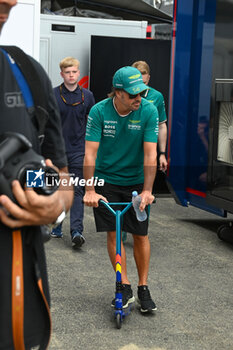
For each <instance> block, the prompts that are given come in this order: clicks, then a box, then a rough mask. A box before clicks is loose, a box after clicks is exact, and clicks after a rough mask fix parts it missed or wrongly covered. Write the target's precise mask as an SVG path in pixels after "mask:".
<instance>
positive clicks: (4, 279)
mask: <svg viewBox="0 0 233 350" xmlns="http://www.w3.org/2000/svg"><path fill="white" fill-rule="evenodd" d="M16 3H17V1H16V0H0V31H1V29H2V26H3V24H4V23H5V22H6V21H7V18H8V15H9V13H10V10H11V8H12V7H13V6H14V5H16ZM9 59H10V61H11V63H12V64H15V62H14V61H13V60H12V58H10V57H9V55H8V54H7V53H6V51H4V50H2V49H0V77H1V86H0V110H1V115H0V130H1V131H0V133H1V134H3V133H5V132H17V133H21V134H23V135H24V136H25V137H27V138H28V139H29V140H30V142H31V143H32V145H33V148H34V150H35V151H37V152H38V153H39V152H40V153H41V154H42V155H43V156H44V157H45V158H50V159H51V161H52V162H53V164H55V165H56V166H57V167H58V168H59V169H60V174H62V175H61V177H62V178H64V177H65V178H67V179H68V176H67V173H68V169H67V168H66V166H67V159H66V155H65V149H64V142H63V139H62V133H61V125H60V118H59V112H58V109H57V107H56V101H55V98H54V94H53V90H52V86H51V83H50V81H49V79H48V77H47V75H46V73H45V71H44V70H43V68H42V67H41V65H40V64H39V63H38V62H36V61H35V60H33V59H32V58H30V60H31V62H32V64H33V66H34V68H35V70H36V71H37V72H38V75H39V78H38V88H40V89H43V90H44V91H46V94H47V101H46V110H47V112H48V115H49V118H48V121H47V123H46V126H45V130H44V134H45V138H44V143H43V145H42V147H40V144H39V142H38V131H37V129H36V127H35V126H34V124H33V123H32V122H31V121H30V118H31V115H29V111H28V109H27V107H26V105H25V100H24V97H23V95H22V91H21V89H20V88H19V86H18V84H17V81H16V79H15V76H14V74H13V72H12V69H11V68H12V67H11V64H9ZM51 161H50V160H47V161H46V162H47V165H50V166H51V165H52V162H51ZM11 185H12V192H13V194H14V197H15V198H16V200H17V203H18V204H16V203H13V202H12V201H11V199H10V198H9V197H8V196H6V195H4V194H3V193H0V281H1V283H0V295H1V298H0V349H5V350H11V349H19V348H20V349H23V348H24V347H23V345H22V343H23V344H24V345H25V349H31V348H40V349H41V350H44V349H46V348H47V343H48V340H49V333H50V316H49V308H48V306H49V304H50V301H49V299H50V298H49V290H48V281H47V272H46V261H45V254H44V247H43V241H42V234H41V230H40V225H44V224H49V223H52V222H55V221H56V219H57V218H58V217H60V214H61V213H63V212H64V211H68V210H69V208H70V206H71V203H72V198H73V191H71V190H70V189H69V190H66V189H65V188H62V189H61V188H59V190H58V191H56V192H55V193H53V194H52V195H50V196H43V195H38V194H37V193H36V192H35V191H33V190H32V189H26V190H24V189H23V188H22V187H21V185H20V183H19V182H18V181H17V180H14V181H13V182H12V184H11ZM7 213H8V214H7ZM15 235H17V239H18V242H20V246H21V247H22V249H20V247H19V246H15V245H14V244H15V243H14V240H15ZM15 248H16V250H17V251H18V252H21V254H22V255H23V256H22V258H18V257H17V259H14V258H13V256H15V251H14V249H15ZM14 265H16V267H18V266H20V265H21V269H22V270H21V274H16V278H15V279H13V277H12V276H13V269H12V267H13V266H14ZM14 285H15V286H16V287H15V289H14ZM41 294H42V295H41ZM18 296H20V297H21V296H22V299H21V302H20V305H18V304H17V305H16V307H15V304H14V305H13V300H15V299H16V298H17V297H18ZM17 300H18V299H17ZM17 314H21V315H22V316H23V317H22V319H21V318H20V321H19V318H17ZM19 338H20V339H21V341H22V343H19Z"/></svg>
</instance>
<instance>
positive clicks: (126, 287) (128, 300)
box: [111, 284, 135, 309]
mask: <svg viewBox="0 0 233 350" xmlns="http://www.w3.org/2000/svg"><path fill="white" fill-rule="evenodd" d="M122 288H123V290H122V307H123V309H125V308H127V307H128V306H129V304H132V303H133V302H134V301H135V298H134V296H133V291H132V289H131V284H122ZM111 306H112V307H115V298H114V299H113V300H112V304H111Z"/></svg>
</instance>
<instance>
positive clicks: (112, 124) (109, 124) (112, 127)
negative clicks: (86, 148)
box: [103, 120, 117, 137]
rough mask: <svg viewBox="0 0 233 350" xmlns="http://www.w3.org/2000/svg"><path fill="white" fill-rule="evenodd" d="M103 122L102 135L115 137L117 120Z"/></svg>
mask: <svg viewBox="0 0 233 350" xmlns="http://www.w3.org/2000/svg"><path fill="white" fill-rule="evenodd" d="M104 123H105V124H104V129H103V135H104V136H110V137H115V134H116V124H117V121H116V120H106V121H105V122H104Z"/></svg>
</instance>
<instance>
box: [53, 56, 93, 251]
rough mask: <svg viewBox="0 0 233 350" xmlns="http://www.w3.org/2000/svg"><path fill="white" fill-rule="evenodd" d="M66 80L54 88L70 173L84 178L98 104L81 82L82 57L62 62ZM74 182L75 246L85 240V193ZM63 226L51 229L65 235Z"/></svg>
mask: <svg viewBox="0 0 233 350" xmlns="http://www.w3.org/2000/svg"><path fill="white" fill-rule="evenodd" d="M60 69H61V73H60V74H61V77H62V78H63V81H64V82H63V83H62V84H61V85H59V86H57V87H56V88H55V89H54V92H55V96H56V99H57V102H58V106H59V109H60V114H61V122H62V132H63V137H64V140H65V147H66V155H67V158H68V167H69V173H70V174H71V176H73V177H75V178H76V179H78V180H80V179H82V178H83V158H84V153H85V133H86V122H87V115H88V113H89V111H90V109H91V107H92V106H93V105H94V104H95V100H94V96H93V94H92V92H91V91H89V90H87V89H84V88H82V87H81V86H79V84H78V79H79V77H80V70H79V61H78V60H77V59H76V58H73V57H66V58H64V59H63V60H62V61H61V62H60ZM74 184H75V195H74V202H73V205H72V207H71V210H70V233H71V239H72V243H73V246H74V248H78V247H81V246H82V245H83V243H84V242H85V238H84V236H83V212H84V210H83V201H82V199H83V195H84V186H80V184H79V181H77V182H76V183H74ZM62 235H63V234H62V226H61V225H60V226H58V227H57V228H56V229H54V230H53V231H52V232H51V236H52V237H57V238H60V237H62Z"/></svg>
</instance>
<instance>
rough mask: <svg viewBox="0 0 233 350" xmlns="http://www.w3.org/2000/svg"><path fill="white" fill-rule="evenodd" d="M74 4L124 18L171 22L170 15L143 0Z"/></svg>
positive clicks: (80, 0) (89, 0) (79, 1)
mask: <svg viewBox="0 0 233 350" xmlns="http://www.w3.org/2000/svg"><path fill="white" fill-rule="evenodd" d="M64 3H65V1H64V2H63V4H64ZM76 4H77V7H78V8H80V9H90V10H95V11H103V12H107V13H109V14H111V15H113V16H121V17H122V18H123V19H126V20H136V21H143V20H144V21H148V22H149V23H172V17H171V16H170V15H169V14H167V13H165V12H163V11H160V10H158V9H156V8H154V7H153V6H151V5H149V4H148V3H146V2H145V1H143V0H77V1H76Z"/></svg>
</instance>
